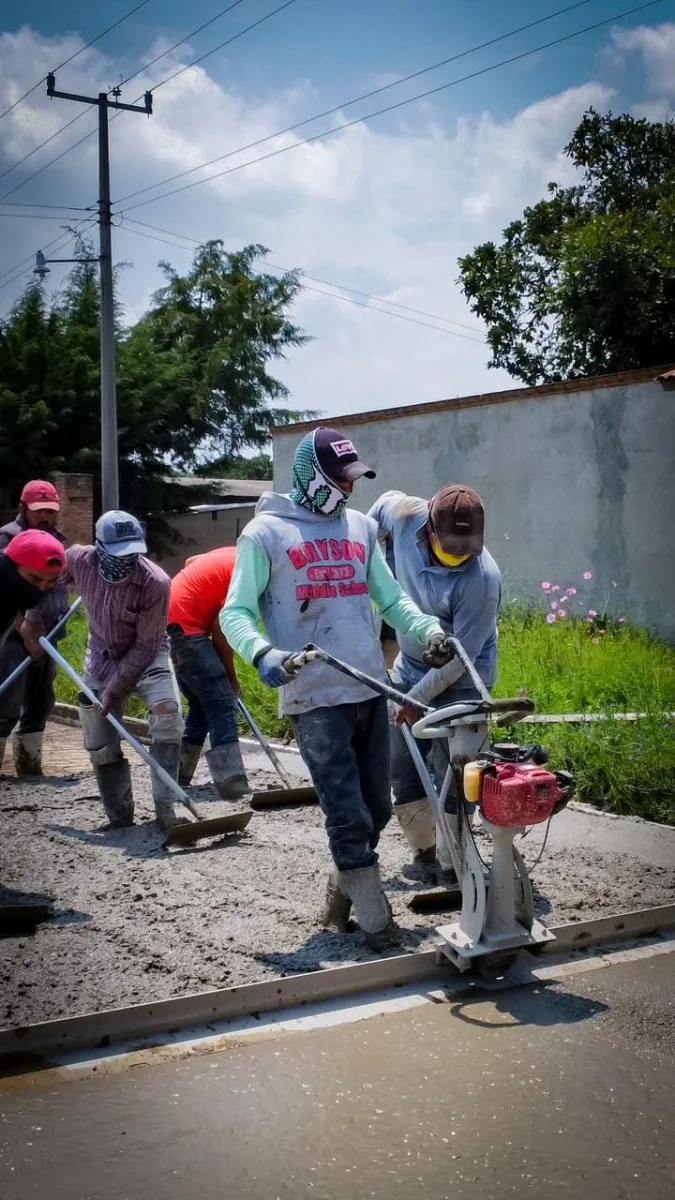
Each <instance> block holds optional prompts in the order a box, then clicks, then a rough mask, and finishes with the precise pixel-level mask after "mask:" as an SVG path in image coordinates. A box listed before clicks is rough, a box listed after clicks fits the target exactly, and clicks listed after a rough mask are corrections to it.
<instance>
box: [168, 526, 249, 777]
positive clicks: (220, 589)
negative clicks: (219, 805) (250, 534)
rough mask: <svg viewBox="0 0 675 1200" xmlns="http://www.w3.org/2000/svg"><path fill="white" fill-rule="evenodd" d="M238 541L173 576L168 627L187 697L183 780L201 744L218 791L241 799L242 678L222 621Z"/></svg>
mask: <svg viewBox="0 0 675 1200" xmlns="http://www.w3.org/2000/svg"><path fill="white" fill-rule="evenodd" d="M236 553H237V550H236V546H224V547H222V548H221V549H218V550H210V551H209V552H208V553H207V554H197V555H195V557H194V558H188V560H187V562H186V563H185V566H184V567H183V570H182V571H179V573H178V574H177V575H176V576H175V577H174V579H172V581H171V596H170V599H169V616H168V622H167V628H168V633H169V638H170V640H171V656H172V658H173V663H174V667H175V669H176V675H177V677H178V684H179V687H180V690H181V692H182V693H183V695H184V696H185V698H186V700H187V702H188V713H187V718H186V721H185V733H184V735H183V741H182V744H181V756H180V771H179V775H178V779H179V782H180V783H181V784H182V785H183V786H184V787H186V786H187V785H188V784H189V783H190V782H191V780H192V777H193V775H194V773H195V770H196V767H197V763H198V761H199V756H200V754H201V751H202V747H203V745H204V742H205V740H206V735H207V734H208V735H209V742H210V749H209V750H208V751H207V753H206V760H207V762H208V764H209V770H210V772H211V776H212V778H213V782H214V783H215V785H216V789H217V791H218V794H219V795H220V796H221V797H222V798H223V799H224V800H237V799H239V798H240V797H241V796H243V795H244V793H245V792H246V791H247V790H248V782H247V780H246V772H245V770H244V763H243V759H242V756H241V749H240V746H239V735H238V730H237V697H238V695H239V682H238V680H237V674H236V671H235V667H234V656H233V653H232V648H231V647H230V645H229V643H228V642H227V640H226V638H225V636H224V634H223V633H222V631H221V629H220V625H219V623H218V614H219V613H220V610H221V608H222V607H223V605H224V603H225V598H226V596H227V593H228V589H229V587H230V581H231V579H232V573H233V571H234V563H235V558H236Z"/></svg>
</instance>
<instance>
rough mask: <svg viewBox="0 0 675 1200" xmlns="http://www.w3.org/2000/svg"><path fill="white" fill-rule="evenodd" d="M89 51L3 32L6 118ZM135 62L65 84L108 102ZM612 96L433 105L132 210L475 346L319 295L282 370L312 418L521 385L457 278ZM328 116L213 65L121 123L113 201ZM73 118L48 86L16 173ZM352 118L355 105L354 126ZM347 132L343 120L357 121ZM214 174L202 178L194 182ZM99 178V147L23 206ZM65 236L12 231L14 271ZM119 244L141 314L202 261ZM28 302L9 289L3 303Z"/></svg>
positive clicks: (142, 244)
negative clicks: (170, 265)
mask: <svg viewBox="0 0 675 1200" xmlns="http://www.w3.org/2000/svg"><path fill="white" fill-rule="evenodd" d="M77 44H78V43H77V39H73V38H67V39H62V40H61V41H60V42H59V43H58V44H55V43H54V42H48V41H46V40H45V39H42V38H40V37H39V36H38V35H36V34H35V33H33V32H32V31H30V30H23V31H21V32H20V33H19V34H16V35H3V36H2V37H0V110H2V108H4V107H6V105H7V104H8V103H12V101H13V99H16V98H17V96H18V95H20V94H21V92H22V91H25V90H26V88H27V87H28V86H30V85H31V84H32V82H33V81H34V80H35V79H36V78H39V76H40V74H44V73H45V72H46V70H47V69H49V66H50V65H51V64H52V63H53V62H54V61H59V60H60V59H62V58H65V57H67V55H68V54H69V53H72V52H73V50H74V49H75V48H76V47H77ZM154 52H155V53H156V52H157V51H156V50H155V51H154ZM150 54H151V52H150V51H149V56H150ZM186 61H189V50H188V49H187V48H185V47H184V48H182V50H181V52H180V56H176V55H175V54H174V55H173V56H171V58H170V59H169V60H168V61H166V60H165V61H163V62H162V63H159V64H157V65H156V67H154V68H153V69H152V71H151V73H150V76H149V77H148V78H147V79H146V78H145V77H143V76H141V77H139V78H138V79H137V80H134V82H133V84H132V85H130V87H131V89H133V94H126V91H125V96H124V97H123V98H124V99H125V100H132V99H134V98H135V97H136V95H137V94H139V93H142V92H143V90H144V89H145V87H146V86H150V85H151V84H153V83H157V81H158V80H160V79H161V78H163V77H164V76H165V75H167V74H169V73H170V71H171V70H172V69H177V67H178V66H179V65H180V64H181V63H182V62H186ZM125 67H126V70H127V73H128V72H129V69H133V68H129V64H118V63H116V62H112V61H110V60H109V59H107V58H105V56H104V55H103V54H102V53H101V52H100V51H98V50H97V49H93V48H92V49H91V50H89V51H86V52H85V53H84V54H82V55H81V56H80V57H79V58H78V59H77V60H75V61H74V62H73V63H72V64H71V65H70V67H68V68H67V71H64V72H63V73H62V77H60V78H59V79H58V82H57V85H58V86H61V87H64V88H65V87H66V86H67V87H68V89H69V90H70V89H72V90H73V91H85V92H87V91H88V92H94V93H95V92H97V91H98V90H99V89H100V88H101V87H102V86H105V83H107V82H109V81H112V80H114V79H115V78H116V77H118V76H119V73H120V70H122V71H123V70H124V69H125ZM610 95H611V93H610V92H609V91H608V89H607V88H605V87H604V86H603V85H602V84H600V83H597V82H592V81H591V82H588V83H586V84H584V85H583V86H580V87H576V88H571V89H567V90H565V91H563V92H560V93H559V94H557V95H554V96H550V97H547V98H544V99H542V100H540V101H539V102H537V103H535V104H531V105H529V106H528V107H527V108H525V109H523V110H522V111H520V112H519V113H517V114H516V115H515V116H514V117H512V118H508V119H500V118H499V117H498V116H496V115H495V114H494V113H493V112H489V111H486V112H483V113H481V114H478V115H465V116H462V117H460V118H459V119H458V120H457V121H456V122H454V123H447V122H446V123H443V122H441V121H440V120H439V116H438V113H437V112H434V111H433V110H430V111H429V113H428V114H427V113H425V114H421V113H420V112H419V111H418V112H417V114H416V124H415V126H414V127H413V126H410V125H408V124H403V123H402V124H400V125H398V126H396V127H394V128H389V129H388V130H383V129H382V128H381V126H379V125H378V124H377V123H373V124H364V125H361V124H359V125H355V126H352V127H351V128H350V129H346V130H344V131H342V132H336V133H334V134H333V135H332V136H330V137H328V138H326V139H325V140H323V141H318V142H314V143H313V144H311V145H306V146H302V147H300V148H298V149H294V150H293V151H291V152H289V153H287V154H280V155H279V156H277V157H273V158H270V159H268V160H267V161H264V162H260V163H259V164H257V165H256V166H255V167H249V168H247V169H245V170H240V171H237V172H235V173H233V174H228V175H225V176H223V177H222V178H220V179H214V180H213V181H212V182H210V183H207V184H205V185H204V186H200V187H196V188H193V189H191V190H187V191H184V192H182V193H180V194H178V195H176V196H173V197H171V198H169V199H166V200H163V201H161V202H159V203H156V204H148V205H147V206H144V207H142V208H138V209H135V210H133V211H132V212H130V213H129V214H128V216H129V218H132V219H133V218H137V219H139V220H141V221H147V222H150V223H151V224H157V225H160V226H163V227H164V228H166V229H169V230H176V231H177V232H181V233H184V234H188V235H190V236H191V237H195V238H199V239H205V238H207V237H212V236H220V237H222V238H223V239H224V241H225V242H226V244H227V245H229V246H238V245H242V244H243V243H244V242H250V241H256V242H262V243H264V244H266V245H267V246H269V247H270V249H271V256H270V257H271V260H272V261H273V262H274V263H279V264H283V265H285V266H299V267H301V268H302V269H304V270H305V271H306V272H307V273H308V274H309V275H312V276H316V277H318V278H320V279H325V280H334V281H335V282H336V283H342V284H345V285H347V286H349V287H353V288H358V289H361V290H362V291H364V292H370V293H375V294H377V295H381V296H386V297H389V298H390V299H392V300H396V301H398V302H399V303H401V304H406V305H409V306H411V307H412V308H416V309H420V310H423V311H424V312H427V313H435V314H438V315H440V316H443V317H445V318H446V319H449V320H452V321H455V322H459V323H461V324H463V325H466V326H468V327H469V328H468V329H466V328H459V327H456V328H455V332H456V333H458V334H461V335H462V336H461V337H458V336H452V335H451V334H450V333H448V332H438V331H436V330H433V329H427V328H425V327H424V324H423V323H424V322H425V321H429V320H430V318H428V317H424V316H418V317H415V314H412V313H409V314H401V315H407V316H409V317H410V318H411V322H410V323H409V322H406V321H404V320H401V319H397V318H395V317H390V316H383V315H381V314H379V313H376V312H373V311H372V310H371V309H369V308H366V309H360V308H357V307H356V306H355V305H353V304H348V303H343V302H340V301H338V300H334V299H326V298H325V297H322V296H320V295H318V294H316V293H315V292H313V291H309V290H307V291H306V292H305V293H304V294H303V295H302V297H301V299H300V300H299V303H298V306H297V317H298V320H299V321H300V323H301V324H303V325H304V327H305V328H306V329H307V331H308V332H309V333H311V334H313V335H314V337H315V340H314V341H313V342H312V343H311V344H310V345H309V346H307V347H305V348H303V349H302V350H299V351H297V352H294V353H293V354H292V355H291V357H290V359H289V361H288V362H287V363H286V364H282V365H281V366H280V367H279V373H280V374H281V375H282V377H283V378H284V380H285V381H286V382H287V383H288V385H289V386H290V387H291V389H292V392H293V397H292V402H293V403H294V404H295V405H296V406H297V407H306V408H320V409H322V410H323V411H324V412H326V413H329V414H337V413H340V412H347V411H353V410H359V409H360V410H363V409H367V408H378V407H385V406H386V407H388V406H392V405H396V404H403V403H412V402H418V401H424V400H433V399H439V398H441V397H446V396H456V395H461V394H466V393H471V392H476V391H486V390H496V389H498V388H500V387H509V386H512V384H513V381H512V380H510V379H509V377H508V376H507V375H506V374H505V373H504V372H501V371H500V372H489V371H488V370H487V365H486V364H487V361H488V357H489V355H488V353H487V352H486V349H485V346H484V344H483V343H482V341H480V340H478V341H472V340H465V339H471V338H472V336H473V337H474V338H477V339H480V337H481V335H480V331H479V327H478V325H477V323H476V321H475V320H474V318H473V317H472V315H471V313H470V312H469V310H468V309H467V307H466V305H465V303H464V300H463V297H462V295H461V293H460V291H459V288H458V286H457V284H456V277H457V274H458V268H457V258H458V257H459V255H461V254H465V253H467V252H469V251H470V250H471V249H473V247H474V246H475V245H476V244H477V243H478V242H479V241H483V240H485V239H487V238H498V237H499V234H500V232H501V230H502V228H503V227H504V225H506V224H507V223H508V222H509V221H510V220H512V219H513V218H514V217H516V216H518V214H519V213H520V212H521V210H522V208H523V206H524V205H526V204H528V203H532V202H535V201H536V200H538V199H539V198H541V197H542V196H543V195H544V194H545V187H546V184H547V182H548V181H549V180H550V179H552V178H556V179H558V180H565V179H568V178H570V166H569V163H568V162H567V160H566V159H565V158H564V156H563V155H562V153H561V147H562V146H563V145H564V143H565V141H566V140H567V138H568V136H569V134H570V133H571V131H572V129H573V128H574V125H575V123H576V122H577V121H578V119H579V117H580V116H581V114H582V113H583V111H584V110H585V109H586V108H587V107H588V106H589V105H590V104H593V105H595V106H596V107H598V108H602V107H603V106H605V105H606V104H607V103H608V101H609V99H610ZM315 106H316V107H319V106H318V105H315V102H313V101H312V97H311V83H308V82H306V81H300V82H298V83H297V84H294V86H293V87H291V88H289V89H287V90H286V91H284V92H277V93H274V94H272V95H269V96H262V97H260V96H258V97H250V96H243V95H241V94H240V93H238V92H230V91H227V90H225V89H224V88H223V87H222V86H221V85H220V84H219V83H218V82H216V81H215V80H214V79H213V78H212V77H211V76H209V74H208V73H207V72H206V71H205V70H204V69H203V68H192V69H190V70H188V71H186V72H185V73H184V74H183V75H181V77H180V78H179V79H178V80H176V82H175V83H173V84H170V85H167V87H166V88H161V89H160V90H159V91H158V92H157V94H156V97H155V113H154V116H153V117H152V118H151V119H150V120H148V119H146V118H144V117H141V116H135V115H133V114H125V115H123V116H122V117H120V119H119V120H116V121H114V122H113V124H112V126H111V143H112V159H113V196H114V198H120V197H124V196H126V195H127V194H128V193H130V192H132V191H136V190H137V189H139V188H143V187H145V186H147V185H149V184H151V183H153V182H155V181H157V180H161V179H163V178H165V177H167V176H169V175H172V174H174V173H175V172H178V171H181V170H185V169H187V168H189V167H191V166H194V165H196V164H198V163H200V162H203V161H205V160H207V159H210V158H213V157H215V156H217V155H222V154H224V153H227V152H228V151H230V150H232V149H235V148H237V147H239V146H243V145H246V144H248V143H250V142H254V141H257V140H258V139H260V138H264V137H267V136H268V135H269V134H271V133H274V131H276V130H278V129H283V128H284V127H285V126H288V125H292V124H293V123H294V122H295V121H298V120H302V118H303V117H304V116H305V114H306V113H307V112H311V111H312V110H313V108H314V107H315ZM55 111H57V112H58V118H59V119H58V120H57V122H56V124H57V125H58V124H62V123H63V122H65V120H67V119H69V118H70V117H71V116H72V115H73V111H74V109H73V108H72V107H71V106H70V105H68V104H64V103H62V102H57V101H54V102H53V105H50V104H48V102H47V101H46V99H45V97H44V96H43V95H42V93H41V91H38V92H36V93H34V94H33V95H32V96H31V97H30V99H29V100H27V101H26V102H25V103H24V104H21V105H19V106H18V108H17V109H16V110H15V111H14V112H13V113H12V114H10V116H8V117H6V118H5V120H4V121H3V122H1V123H0V162H1V161H3V160H7V161H13V160H15V159H16V157H17V156H20V155H21V154H22V153H25V152H26V151H27V150H28V149H30V148H31V147H32V145H34V144H35V142H36V140H39V138H40V137H42V136H47V135H48V133H49V132H51V131H52V130H53V128H54V112H55ZM351 115H352V114H351V110H350V111H349V113H348V114H346V117H347V119H349V118H350V117H351ZM422 118H423V119H422ZM333 120H334V122H335V124H336V125H337V124H340V123H341V118H340V117H339V116H336V117H335V118H333ZM93 121H94V117H93V115H88V116H87V117H86V118H85V119H83V120H82V121H81V122H80V123H79V125H77V126H75V127H74V129H73V132H72V135H64V137H63V139H57V140H56V141H55V142H54V143H53V144H52V146H50V147H48V148H47V149H46V150H45V151H43V152H41V153H40V154H39V155H36V156H35V158H34V159H33V163H34V164H35V166H36V167H37V166H41V165H42V163H43V162H45V161H47V160H48V158H49V157H52V156H53V154H55V153H57V152H58V151H59V150H60V149H62V148H64V147H65V146H66V145H67V144H68V140H67V139H68V137H69V136H70V137H71V138H72V140H75V137H76V136H81V132H86V129H87V128H88V126H89V125H91V124H93ZM319 128H326V125H325V123H323V124H319V125H316V126H315V125H310V126H308V127H306V128H303V129H302V130H300V131H298V133H297V134H286V135H283V137H280V138H276V139H275V140H274V141H272V142H270V143H267V144H265V145H264V146H261V147H259V148H258V149H253V150H249V151H246V152H244V153H243V154H238V155H236V156H233V157H232V158H231V159H227V160H225V161H224V162H223V163H221V164H220V165H216V166H214V167H213V168H210V170H211V171H212V172H216V171H218V170H219V169H224V168H227V167H230V166H234V165H237V164H238V163H240V162H243V161H247V160H248V159H250V158H252V157H255V156H257V155H258V154H265V153H269V152H270V151H271V150H273V149H277V148H280V147H281V146H284V145H291V144H293V142H295V141H298V140H300V139H302V137H305V136H311V135H312V134H313V133H315V132H317V131H318V129H319ZM200 177H202V173H197V174H195V175H194V176H191V177H189V178H188V180H187V181H186V182H190V181H191V180H192V179H198V178H200ZM18 178H20V176H19V174H18V173H16V174H14V175H10V176H8V177H7V179H6V180H2V181H1V182H0V194H2V191H3V189H4V188H5V185H6V186H7V187H9V186H11V185H12V184H13V183H14V182H16V180H17V179H18ZM95 179H96V139H95V138H94V137H92V138H91V139H90V140H89V141H88V142H86V143H85V144H84V145H83V146H82V147H80V148H78V149H77V150H75V151H73V153H72V154H70V155H68V156H66V157H65V158H64V159H63V160H62V161H61V162H60V163H59V164H57V165H55V166H54V167H53V168H50V170H49V171H46V172H45V173H44V175H43V176H41V177H40V179H39V180H36V182H35V185H34V190H32V189H30V188H27V189H23V190H21V191H19V192H17V193H16V199H18V200H32V201H34V200H44V201H47V202H49V203H54V202H61V201H63V200H68V201H69V202H73V203H77V204H89V203H91V202H92V201H93V199H94V197H95V194H96V186H95ZM179 184H180V181H178V182H177V185H173V186H178V185H179ZM170 186H172V185H169V187H170ZM146 198H147V197H145V196H142V197H139V199H146ZM129 203H130V204H132V203H133V201H129ZM122 207H125V206H124V205H122ZM56 232H58V225H57V224H56V223H53V225H52V223H47V222H45V224H44V225H39V224H37V223H33V222H32V221H28V220H22V221H16V222H11V221H10V220H8V219H2V220H0V234H3V233H4V235H5V237H4V242H5V247H6V248H5V251H4V253H3V256H2V257H3V262H4V263H5V264H7V266H11V265H12V264H13V263H14V262H15V260H18V259H20V258H21V257H22V254H23V255H27V254H31V253H32V251H33V250H35V249H37V248H38V246H39V245H42V244H44V243H46V242H47V240H48V238H51V237H52V236H54V234H55V233H56ZM145 232H146V233H147V232H150V231H145ZM158 236H164V235H161V234H160V235H158ZM115 248H116V255H117V257H118V258H120V259H122V258H124V259H131V260H132V261H133V262H134V263H135V269H134V270H133V271H126V272H124V273H123V275H122V279H121V290H122V299H123V301H124V303H125V305H126V309H127V314H128V317H129V318H130V319H134V317H136V316H137V315H138V314H139V313H140V312H141V311H142V310H143V307H144V305H145V304H146V303H147V300H148V298H149V295H150V293H151V292H152V290H153V289H154V288H155V287H156V286H158V284H159V282H160V277H159V274H158V272H157V270H156V262H157V260H158V259H159V258H168V259H170V260H171V261H173V262H174V263H175V265H176V266H177V267H178V268H179V269H183V268H184V267H185V266H186V265H187V263H188V261H189V254H188V253H186V252H181V251H180V250H173V249H170V248H168V247H166V246H162V245H160V244H157V243H154V242H152V241H148V240H145V239H142V238H140V237H138V236H137V234H133V233H132V232H131V226H126V227H125V225H124V224H123V225H122V226H121V228H120V229H119V230H118V231H117V233H116V235H115ZM5 269H6V266H2V268H0V274H1V271H2V270H5ZM312 286H314V285H312ZM316 286H317V287H318V286H321V285H316ZM10 290H11V289H7V291H5V292H0V300H1V299H2V298H3V297H4V296H7V295H8V293H9V291H10ZM352 299H353V300H356V299H358V298H357V297H354V296H353V297H352ZM414 320H417V321H419V322H422V324H414V323H412V322H413V321H414ZM471 330H473V331H474V332H473V334H472V332H471Z"/></svg>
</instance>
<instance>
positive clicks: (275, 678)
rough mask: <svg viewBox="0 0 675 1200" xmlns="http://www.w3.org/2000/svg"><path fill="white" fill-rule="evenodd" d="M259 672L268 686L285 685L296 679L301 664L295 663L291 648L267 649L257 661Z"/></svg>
mask: <svg viewBox="0 0 675 1200" xmlns="http://www.w3.org/2000/svg"><path fill="white" fill-rule="evenodd" d="M256 665H257V668H258V674H259V676H260V678H261V679H262V681H263V683H266V684H267V686H268V687H273V688H278V687H283V686H284V684H285V683H290V682H291V680H293V679H295V676H296V675H297V673H298V671H299V670H300V667H299V665H297V664H294V662H293V657H292V654H291V651H290V650H267V651H266V652H265V654H263V656H262V658H260V659H259V660H258V662H257V664H256Z"/></svg>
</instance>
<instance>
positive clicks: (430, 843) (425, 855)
mask: <svg viewBox="0 0 675 1200" xmlns="http://www.w3.org/2000/svg"><path fill="white" fill-rule="evenodd" d="M394 812H395V813H396V819H397V821H398V823H399V825H400V826H401V829H402V830H403V833H404V835H405V839H406V841H407V843H408V845H409V846H410V849H411V850H412V851H413V856H414V862H415V863H421V864H423V865H425V866H426V865H430V866H433V864H434V862H435V861H436V818H435V816H434V811H433V809H432V807H431V805H430V803H429V801H428V800H427V799H426V797H425V798H424V800H411V801H410V803H409V804H396V805H394Z"/></svg>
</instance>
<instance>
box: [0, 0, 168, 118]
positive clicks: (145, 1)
mask: <svg viewBox="0 0 675 1200" xmlns="http://www.w3.org/2000/svg"><path fill="white" fill-rule="evenodd" d="M149 3H150V0H141V3H140V4H137V5H136V7H135V8H132V9H130V10H129V12H128V13H125V14H124V16H123V17H120V18H119V20H117V21H115V22H113V24H112V25H108V27H107V29H103V30H102V31H101V33H97V34H96V37H93V38H92V39H91V41H90V42H87V44H86V46H81V47H80V49H79V50H76V51H75V53H74V54H71V56H70V58H64V60H63V62H62V63H59V65H58V67H55V68H54V74H56V72H57V71H61V70H62V69H63V67H67V66H68V63H71V62H73V60H74V59H76V58H78V57H79V55H80V54H84V52H85V50H88V49H89V47H90V46H93V45H94V43H95V42H100V40H101V38H103V37H105V35H106V34H107V33H112V31H113V29H117V27H118V26H119V25H122V24H123V23H124V21H127V20H128V19H129V17H133V15H134V13H137V12H138V11H139V9H141V8H145V6H146V4H149ZM46 78H47V76H46V75H43V76H42V79H38V81H37V83H34V84H33V86H32V87H31V88H29V89H28V91H27V92H24V94H23V96H19V99H18V100H15V101H14V103H13V104H10V106H9V108H6V109H5V111H4V112H2V113H0V121H1V120H2V118H3V117H6V116H7V113H11V112H12V110H13V109H14V108H16V106H17V104H21V103H22V101H23V100H25V99H26V98H27V97H28V96H30V95H31V94H32V93H33V92H34V91H36V90H37V88H39V86H40V84H41V83H44V82H45V80H46Z"/></svg>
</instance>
